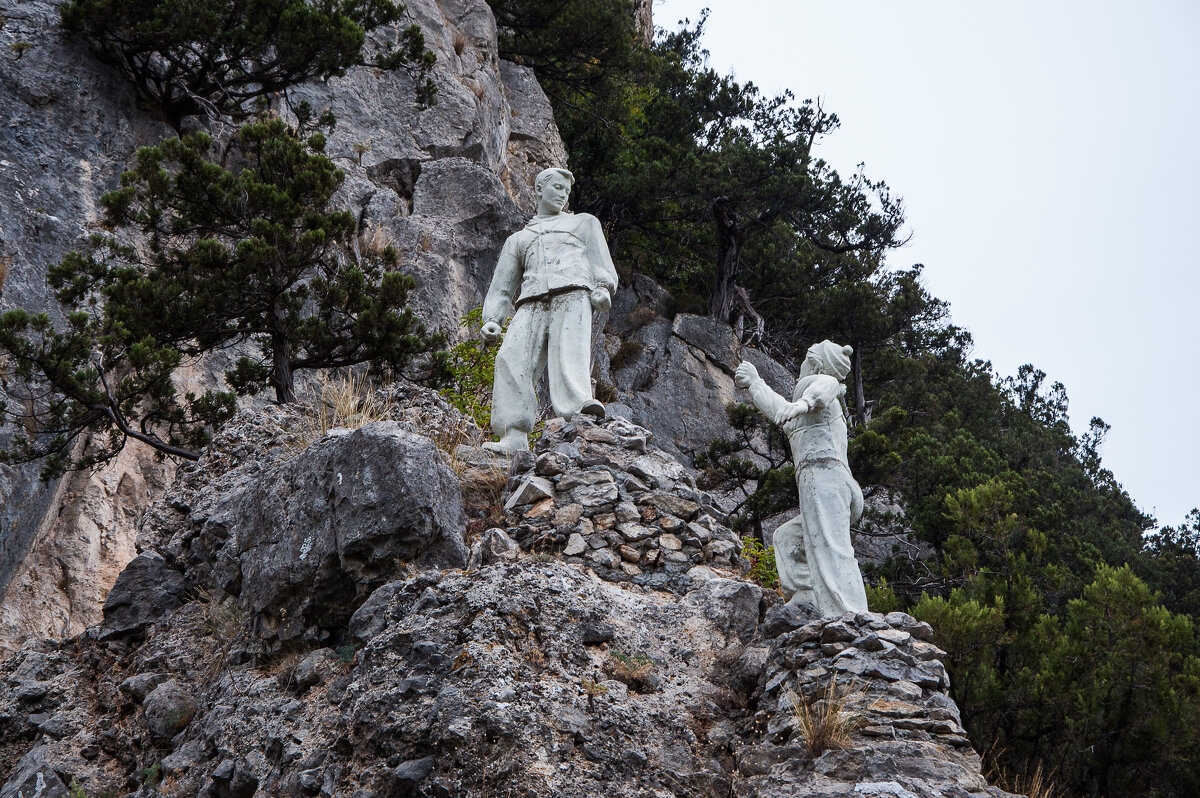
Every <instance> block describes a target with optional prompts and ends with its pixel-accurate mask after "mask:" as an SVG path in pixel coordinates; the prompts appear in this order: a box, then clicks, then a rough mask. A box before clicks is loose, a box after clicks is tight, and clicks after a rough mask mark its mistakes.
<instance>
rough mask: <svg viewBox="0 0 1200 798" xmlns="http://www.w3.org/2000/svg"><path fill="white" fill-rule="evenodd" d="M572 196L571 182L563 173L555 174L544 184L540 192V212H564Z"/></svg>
mask: <svg viewBox="0 0 1200 798" xmlns="http://www.w3.org/2000/svg"><path fill="white" fill-rule="evenodd" d="M570 196H571V184H570V183H568V182H567V179H566V178H565V177H563V176H562V175H555V176H554V177H551V178H550V179H549V180H547V181H546V182H545V183H544V184H543V185H542V190H541V192H540V193H539V194H538V213H541V214H554V213H562V209H563V208H565V207H566V206H567V198H568V197H570Z"/></svg>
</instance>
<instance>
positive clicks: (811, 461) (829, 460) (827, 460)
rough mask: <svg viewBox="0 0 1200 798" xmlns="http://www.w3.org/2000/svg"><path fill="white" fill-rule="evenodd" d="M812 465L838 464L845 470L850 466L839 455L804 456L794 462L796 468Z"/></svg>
mask: <svg viewBox="0 0 1200 798" xmlns="http://www.w3.org/2000/svg"><path fill="white" fill-rule="evenodd" d="M813 465H839V466H841V467H842V468H844V469H846V470H847V471H849V470H850V466H848V465H847V464H846V463H844V462H843V461H842V459H841V458H840V457H805V458H804V459H802V460H797V461H796V463H795V466H796V468H804V467H805V466H813Z"/></svg>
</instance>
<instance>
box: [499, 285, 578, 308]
mask: <svg viewBox="0 0 1200 798" xmlns="http://www.w3.org/2000/svg"><path fill="white" fill-rule="evenodd" d="M591 290H592V288H591V286H586V285H564V286H559V287H558V288H551V289H550V290H549V291H547V292H546V293H544V294H534V295H533V296H523V297H520V298H519V299H517V301H516V302H514V303H513V307H514V308H519V307H521V306H522V305H524V304H525V303H526V302H537V301H538V300H542V299H553V298H554V297H556V296H558V295H559V294H569V293H571V292H572V291H591Z"/></svg>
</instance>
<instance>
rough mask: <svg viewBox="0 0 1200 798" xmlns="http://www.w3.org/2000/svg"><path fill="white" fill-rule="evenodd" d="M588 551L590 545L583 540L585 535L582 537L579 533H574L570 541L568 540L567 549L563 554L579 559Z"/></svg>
mask: <svg viewBox="0 0 1200 798" xmlns="http://www.w3.org/2000/svg"><path fill="white" fill-rule="evenodd" d="M587 550H588V544H587V541H586V540H584V539H583V535H580V534H579V533H578V532H574V533H572V534H571V537H570V539H568V540H567V545H566V548H564V549H563V554H565V555H567V556H568V557H577V556H579V555H580V554H583V553H584V552H585V551H587Z"/></svg>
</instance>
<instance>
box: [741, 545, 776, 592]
mask: <svg viewBox="0 0 1200 798" xmlns="http://www.w3.org/2000/svg"><path fill="white" fill-rule="evenodd" d="M742 556H743V557H745V558H746V559H747V560H748V561H749V562H750V573H749V576H750V578H751V579H753V580H754V581H755V582H757V583H758V584H760V585H762V586H763V587H765V588H769V589H771V590H775V589H776V588H778V587H779V571H778V570H776V568H775V547H774V546H767V547H766V548H763V544H762V541H761V540H759V539H758V538H756V537H754V536H753V535H746V536H745V537H743V538H742Z"/></svg>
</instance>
